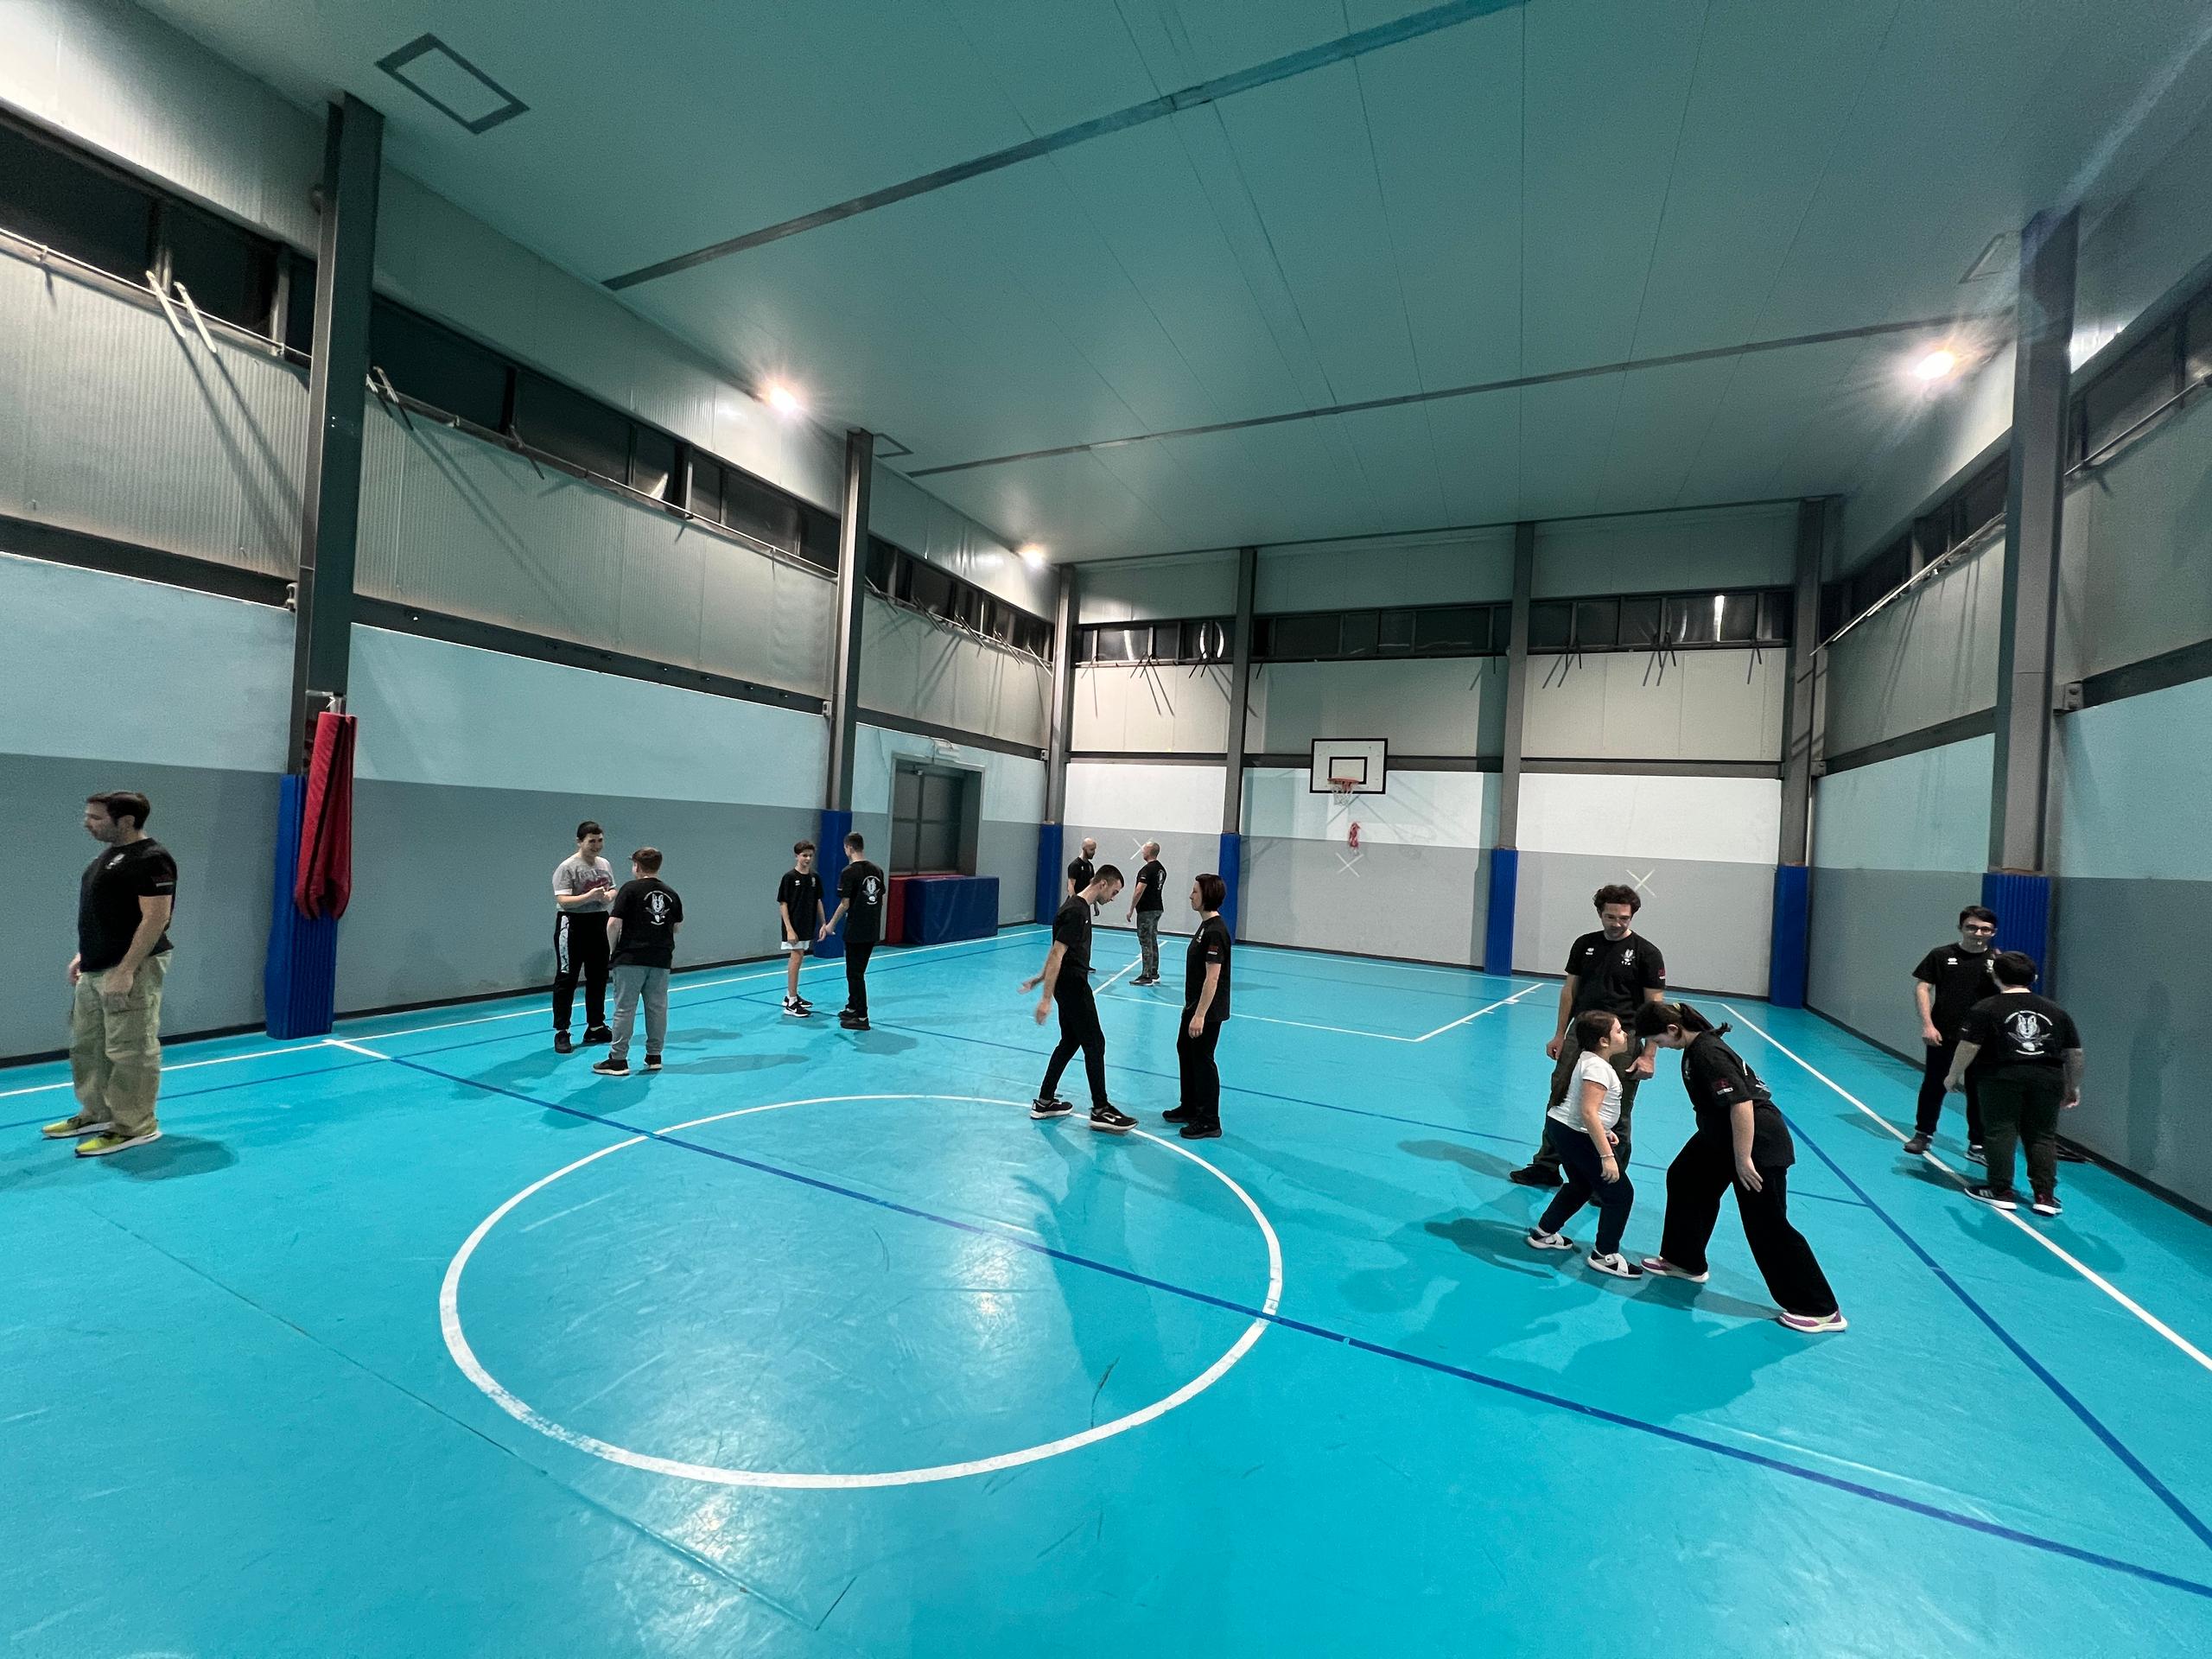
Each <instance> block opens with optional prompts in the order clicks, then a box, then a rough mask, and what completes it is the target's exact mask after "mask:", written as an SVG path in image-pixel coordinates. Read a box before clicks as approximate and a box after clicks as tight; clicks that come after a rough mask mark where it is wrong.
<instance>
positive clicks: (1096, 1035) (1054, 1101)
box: [1021, 864, 1137, 1135]
mask: <svg viewBox="0 0 2212 1659" xmlns="http://www.w3.org/2000/svg"><path fill="white" fill-rule="evenodd" d="M1121 890H1122V873H1121V871H1119V870H1117V869H1116V868H1114V867H1113V866H1112V865H1111V864H1108V865H1104V866H1103V867H1102V868H1100V869H1099V870H1098V872H1097V873H1096V874H1094V875H1093V876H1092V877H1091V878H1090V880H1089V881H1088V882H1086V883H1085V884H1084V886H1082V887H1078V888H1077V889H1076V891H1074V892H1073V893H1070V894H1069V895H1068V897H1067V900H1066V902H1065V903H1064V904H1063V905H1061V906H1060V910H1059V914H1058V915H1057V916H1055V917H1053V918H1052V949H1051V950H1049V951H1047V952H1046V956H1045V966H1044V968H1043V969H1042V970H1041V971H1040V972H1039V974H1038V975H1037V976H1035V977H1034V978H1033V979H1025V980H1023V981H1022V982H1021V988H1022V989H1023V990H1024V991H1025V992H1026V991H1033V990H1035V989H1036V988H1038V987H1039V985H1042V986H1043V987H1044V988H1045V995H1043V996H1042V997H1041V998H1039V1001H1038V1003H1037V1023H1038V1024H1039V1025H1040V1026H1041V1025H1043V1024H1044V1023H1045V1019H1046V1015H1047V1014H1050V1013H1051V1012H1052V1007H1053V1005H1054V1004H1055V1003H1057V1004H1058V1007H1059V1010H1060V1040H1059V1044H1058V1046H1057V1047H1055V1048H1054V1049H1053V1050H1052V1063H1051V1064H1050V1065H1047V1066H1046V1068H1045V1082H1044V1084H1043V1086H1042V1087H1040V1088H1039V1090H1037V1099H1036V1101H1035V1102H1034V1103H1033V1104H1032V1105H1031V1107H1030V1108H1029V1116H1032V1117H1038V1118H1044V1117H1065V1116H1067V1115H1068V1114H1069V1113H1070V1112H1071V1111H1073V1110H1074V1109H1075V1108H1074V1107H1073V1106H1072V1105H1071V1104H1070V1103H1068V1102H1066V1101H1065V1100H1062V1099H1061V1098H1060V1097H1059V1094H1058V1090H1059V1086H1060V1074H1061V1073H1062V1072H1063V1071H1066V1070H1067V1066H1068V1062H1069V1061H1070V1060H1071V1059H1073V1058H1075V1052H1076V1050H1077V1049H1081V1050H1082V1051H1083V1069H1084V1074H1085V1075H1086V1076H1088V1077H1089V1078H1090V1127H1091V1128H1094V1129H1096V1130H1098V1131H1099V1132H1100V1133H1101V1134H1103V1135H1127V1134H1128V1132H1129V1131H1130V1130H1131V1129H1133V1128H1135V1127H1136V1122H1137V1121H1136V1119H1135V1118H1134V1117H1131V1116H1129V1115H1128V1113H1127V1112H1123V1111H1119V1110H1116V1108H1115V1106H1114V1103H1112V1102H1111V1101H1109V1100H1108V1099H1107V1097H1106V1033H1105V1030H1104V1028H1103V1027H1101V1026H1100V1025H1099V1023H1098V1004H1097V1003H1096V1001H1093V1000H1092V997H1091V995H1090V916H1091V912H1092V911H1093V910H1095V909H1096V907H1097V906H1100V905H1103V904H1104V903H1106V902H1107V901H1108V900H1109V899H1112V898H1113V896H1114V895H1115V894H1116V893H1119V892H1120V891H1121Z"/></svg>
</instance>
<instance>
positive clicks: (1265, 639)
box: [1252, 616, 1275, 659]
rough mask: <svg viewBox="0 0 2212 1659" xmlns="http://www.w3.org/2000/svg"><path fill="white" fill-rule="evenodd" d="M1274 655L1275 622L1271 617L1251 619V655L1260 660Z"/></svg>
mask: <svg viewBox="0 0 2212 1659" xmlns="http://www.w3.org/2000/svg"><path fill="white" fill-rule="evenodd" d="M1274 654H1275V620H1274V618H1273V617H1272V616H1255V617H1254V618H1253V619H1252V655H1253V656H1255V657H1257V658H1262V659H1265V658H1272V657H1273V656H1274Z"/></svg>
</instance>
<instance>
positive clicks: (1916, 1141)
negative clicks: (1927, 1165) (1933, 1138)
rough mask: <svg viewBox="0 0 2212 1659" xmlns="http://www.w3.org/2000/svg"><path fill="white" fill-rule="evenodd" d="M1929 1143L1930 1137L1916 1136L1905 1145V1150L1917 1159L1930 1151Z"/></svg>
mask: <svg viewBox="0 0 2212 1659" xmlns="http://www.w3.org/2000/svg"><path fill="white" fill-rule="evenodd" d="M1928 1141H1929V1137H1928V1136H1927V1135H1914V1136H1913V1137H1912V1139H1911V1140H1910V1141H1906V1142H1905V1143H1904V1149H1905V1150H1906V1151H1907V1152H1909V1153H1910V1154H1912V1155H1913V1156H1914V1157H1916V1158H1917V1157H1919V1156H1920V1154H1922V1153H1923V1152H1925V1151H1927V1150H1928Z"/></svg>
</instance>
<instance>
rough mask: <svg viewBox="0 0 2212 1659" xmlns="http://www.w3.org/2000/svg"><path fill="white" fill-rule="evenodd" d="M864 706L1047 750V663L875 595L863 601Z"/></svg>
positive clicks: (1049, 680) (862, 706) (1049, 690)
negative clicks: (1008, 649)
mask: <svg viewBox="0 0 2212 1659" xmlns="http://www.w3.org/2000/svg"><path fill="white" fill-rule="evenodd" d="M861 604H862V607H863V608H862V614H861V708H863V709H880V710H882V711H883V712H884V713H886V714H896V715H905V716H906V718H908V719H911V720H923V721H929V722H931V724H932V725H938V726H946V727H950V728H953V729H955V730H958V731H968V732H975V733H976V734H979V735H981V736H984V737H995V738H999V739H1001V740H1003V741H1007V742H1009V743H1021V744H1026V745H1029V746H1032V747H1036V748H1039V749H1041V748H1043V747H1045V740H1046V714H1047V709H1048V704H1049V702H1050V699H1051V695H1052V692H1051V674H1050V672H1049V671H1047V670H1046V667H1045V666H1044V664H1041V663H1039V662H1038V661H1036V660H1035V659H1034V658H1029V657H1025V656H1023V655H1021V654H1020V652H1012V651H1007V650H1003V649H1001V648H1000V647H998V646H996V645H988V644H986V643H985V642H984V641H982V640H980V639H975V638H973V637H972V636H970V635H968V634H964V633H960V632H956V631H954V630H952V629H950V628H947V627H944V626H939V625H938V624H937V623H935V622H932V621H931V620H929V619H928V618H926V617H923V616H919V615H917V614H916V613H913V612H912V611H908V610H904V609H901V608H900V607H897V606H894V605H890V604H887V603H886V602H885V601H882V600H880V599H876V598H874V597H872V596H871V597H868V598H866V599H864V600H863V601H861Z"/></svg>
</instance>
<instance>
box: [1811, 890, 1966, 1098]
mask: <svg viewBox="0 0 2212 1659" xmlns="http://www.w3.org/2000/svg"><path fill="white" fill-rule="evenodd" d="M1812 887H1813V906H1812V910H1813V914H1812V925H1811V928H1810V930H1809V938H1810V939H1811V942H1812V948H1811V951H1810V955H1811V957H1812V967H1811V972H1810V976H1809V977H1808V981H1807V984H1806V989H1805V1001H1806V1003H1807V1005H1808V1007H1811V1008H1813V1009H1814V1010H1815V1012H1817V1013H1821V1014H1826V1015H1827V1016H1828V1018H1829V1019H1831V1020H1836V1021H1838V1022H1840V1024H1843V1025H1845V1026H1848V1027H1850V1028H1851V1029H1852V1030H1853V1031H1855V1032H1857V1033H1859V1034H1860V1035H1861V1036H1864V1037H1870V1038H1872V1039H1873V1040H1874V1041H1876V1042H1878V1043H1880V1044H1882V1045H1883V1046H1885V1047H1887V1048H1891V1049H1893V1050H1895V1051H1896V1052H1898V1053H1899V1054H1903V1055H1905V1056H1907V1057H1909V1058H1910V1057H1916V1056H1918V1055H1919V1053H1920V1052H1921V1041H1920V1026H1919V1020H1918V1016H1917V1015H1916V1014H1914V1012H1913V1006H1912V970H1913V968H1914V966H1915V964H1916V963H1918V962H1919V961H1920V959H1921V957H1923V956H1925V955H1927V953H1928V951H1929V949H1930V948H1931V947H1933V946H1936V945H1938V944H1943V943H1945V942H1946V941H1948V940H1951V939H1955V938H1957V937H1958V915H1959V912H1960V911H1961V909H1962V908H1964V907H1965V906H1967V905H1978V904H1980V902H1981V878H1980V876H1978V875H1970V874H1963V873H1961V872H1959V871H1953V870H1846V869H1831V868H1825V867H1821V866H1815V868H1814V870H1813V873H1812ZM2000 943H2001V942H2000Z"/></svg>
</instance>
